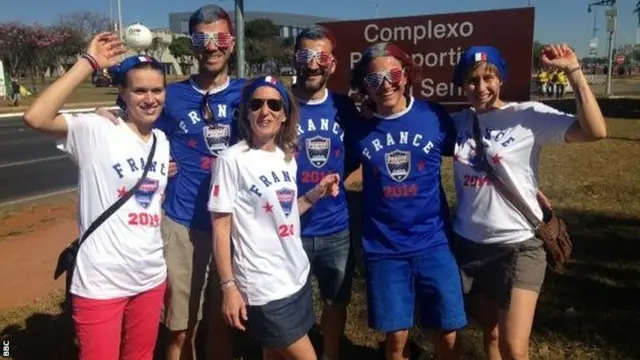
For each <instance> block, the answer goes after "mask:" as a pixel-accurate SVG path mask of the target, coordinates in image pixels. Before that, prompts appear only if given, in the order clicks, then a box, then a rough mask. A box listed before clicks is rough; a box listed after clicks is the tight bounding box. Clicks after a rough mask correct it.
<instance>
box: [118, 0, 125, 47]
mask: <svg viewBox="0 0 640 360" xmlns="http://www.w3.org/2000/svg"><path fill="white" fill-rule="evenodd" d="M122 31H123V30H122V4H120V0H118V34H119V35H120V40H122V39H123V38H124V35H123V33H122Z"/></svg>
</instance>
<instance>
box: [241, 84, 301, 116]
mask: <svg viewBox="0 0 640 360" xmlns="http://www.w3.org/2000/svg"><path fill="white" fill-rule="evenodd" d="M261 86H269V87H271V88H274V89H276V90H277V91H278V92H279V93H280V97H282V101H283V102H284V109H285V110H286V111H287V113H288V112H289V109H290V108H291V99H289V95H287V87H286V86H285V85H284V83H283V82H282V81H280V80H278V78H276V77H275V76H272V75H267V76H261V77H259V78H256V79H254V80H253V81H251V82H250V83H249V84H248V85H247V87H245V89H244V91H243V92H242V103H243V104H246V103H247V102H248V101H249V100H251V96H252V95H253V93H254V92H255V91H256V89H257V88H259V87H261Z"/></svg>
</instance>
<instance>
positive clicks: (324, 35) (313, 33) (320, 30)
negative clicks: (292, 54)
mask: <svg viewBox="0 0 640 360" xmlns="http://www.w3.org/2000/svg"><path fill="white" fill-rule="evenodd" d="M320 39H329V41H330V42H331V49H332V50H333V51H335V50H336V46H337V45H338V42H337V41H336V37H335V36H334V35H333V32H331V30H329V29H328V28H326V27H324V26H321V25H316V26H312V27H309V28H306V29H304V30H302V32H300V33H299V34H298V36H297V37H296V43H295V47H294V50H298V49H299V48H300V43H302V40H320Z"/></svg>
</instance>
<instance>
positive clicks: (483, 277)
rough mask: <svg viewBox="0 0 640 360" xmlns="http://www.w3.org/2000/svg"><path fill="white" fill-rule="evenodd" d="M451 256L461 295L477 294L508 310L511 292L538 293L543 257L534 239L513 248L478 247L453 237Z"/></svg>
mask: <svg viewBox="0 0 640 360" xmlns="http://www.w3.org/2000/svg"><path fill="white" fill-rule="evenodd" d="M454 253H455V256H456V260H457V261H458V266H459V267H460V273H461V277H462V286H463V290H464V293H465V294H478V295H483V296H485V297H487V299H489V300H491V301H493V302H495V303H496V304H497V305H498V306H499V307H500V308H501V309H504V310H506V309H508V308H509V305H510V303H511V291H512V290H513V289H514V288H515V289H525V290H531V291H535V292H540V288H541V287H542V284H543V282H544V278H545V273H546V267H547V255H546V252H545V250H544V246H543V241H542V240H540V239H537V238H531V239H529V240H526V241H523V242H520V243H516V244H480V243H476V242H473V241H471V240H468V239H465V238H463V237H461V236H459V235H456V237H455V241H454Z"/></svg>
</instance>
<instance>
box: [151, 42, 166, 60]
mask: <svg viewBox="0 0 640 360" xmlns="http://www.w3.org/2000/svg"><path fill="white" fill-rule="evenodd" d="M168 48H169V44H168V43H167V42H165V41H164V40H163V39H162V38H161V37H160V36H156V37H154V38H153V41H152V42H151V46H150V47H149V52H151V55H152V56H153V57H155V58H157V59H158V60H162V55H163V54H164V52H165V51H167V49H168Z"/></svg>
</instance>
